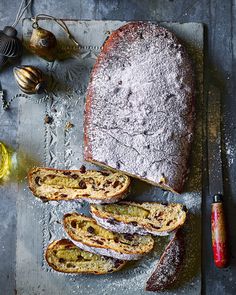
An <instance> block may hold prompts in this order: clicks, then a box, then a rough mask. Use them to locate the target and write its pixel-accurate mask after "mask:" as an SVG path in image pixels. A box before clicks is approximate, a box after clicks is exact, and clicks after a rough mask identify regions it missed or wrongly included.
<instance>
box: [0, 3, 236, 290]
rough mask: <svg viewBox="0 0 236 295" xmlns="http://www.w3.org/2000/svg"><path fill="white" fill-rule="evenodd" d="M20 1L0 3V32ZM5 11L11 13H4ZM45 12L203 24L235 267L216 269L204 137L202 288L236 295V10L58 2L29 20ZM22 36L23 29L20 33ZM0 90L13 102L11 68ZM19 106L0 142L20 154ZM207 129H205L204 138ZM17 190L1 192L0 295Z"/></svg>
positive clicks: (7, 275) (7, 282) (7, 277)
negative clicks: (218, 109) (216, 92)
mask: <svg viewBox="0 0 236 295" xmlns="http://www.w3.org/2000/svg"><path fill="white" fill-rule="evenodd" d="M18 5H19V1H18V0H12V1H7V0H1V1H0V26H1V28H3V27H4V26H5V25H8V24H11V23H12V22H13V21H14V18H15V13H16V7H17V6H18ZM5 11H7V12H8V13H6V12H5ZM42 12H47V13H48V14H51V15H55V16H59V17H61V18H73V19H120V20H133V19H136V20H139V19H146V20H156V21H177V22H191V21H195V22H202V23H204V24H205V25H206V26H205V29H206V39H205V40H206V43H205V44H206V46H205V63H204V64H205V87H204V88H205V94H206V97H207V91H208V88H209V86H211V85H217V87H219V88H220V90H221V93H222V143H223V148H222V158H223V174H224V178H223V179H224V190H225V202H224V204H225V209H226V215H227V217H228V223H229V236H230V242H231V266H230V267H229V268H228V269H226V270H219V269H216V268H215V267H214V263H213V257H212V249H211V235H210V218H209V216H210V204H211V200H210V198H208V171H207V162H208V161H207V158H206V147H207V144H206V136H204V144H205V153H204V155H205V156H204V162H203V168H202V171H203V173H204V177H203V192H204V196H205V197H204V198H203V211H202V212H203V235H202V236H203V239H202V241H203V244H202V247H203V250H202V255H203V259H202V263H203V266H202V273H203V276H202V282H203V294H210V295H211V294H214V295H218V294H220V295H221V294H230V295H231V294H235V293H236V281H235V276H236V256H235V254H234V253H235V249H236V231H235V227H236V219H235V211H236V182H235V177H236V165H234V163H235V161H236V152H235V147H236V132H235V130H236V116H235V109H236V100H235V87H236V86H235V85H236V83H235V74H236V67H235V57H236V46H235V44H236V43H235V42H236V18H235V16H236V6H235V1H233V0H229V1H224V2H222V1H221V0H196V1H187V0H178V1H177V0H176V1H175V0H173V1H167V0H143V1H135V0H131V1H126V0H112V1H107V0H70V1H69V2H67V3H66V5H65V1H63V0H58V1H48V0H42V1H34V2H33V6H32V9H29V10H28V15H29V16H30V15H31V13H32V14H33V15H35V14H37V13H42ZM17 29H18V32H19V33H20V31H21V30H20V29H21V28H20V26H19V27H17ZM0 79H1V82H2V87H3V89H4V90H7V98H8V99H10V98H11V97H12V96H13V95H14V94H15V93H16V92H17V87H16V85H15V82H14V79H13V76H12V67H8V68H5V69H4V72H1V73H0ZM206 110H207V105H206V104H204V108H203V109H202V113H203V116H204V118H205V121H204V122H205V124H206ZM17 114H18V100H17V99H16V100H14V102H13V105H12V108H11V110H10V111H8V112H4V113H3V112H2V111H0V124H1V125H0V126H1V127H0V140H3V141H5V142H7V143H8V144H9V145H10V146H12V147H14V148H17V135H16V133H17V128H18V115H17ZM206 132H207V129H205V128H204V135H206ZM17 191H18V189H17V185H16V184H15V183H11V184H9V185H7V186H4V187H0V193H1V206H0V222H1V225H2V226H1V228H0V239H1V247H0V253H1V257H2V260H1V264H0V286H1V292H0V293H1V294H14V288H15V282H14V277H15V271H14V269H15V240H16V206H15V202H16V197H17Z"/></svg>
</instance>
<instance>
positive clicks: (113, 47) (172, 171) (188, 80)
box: [84, 22, 195, 193]
mask: <svg viewBox="0 0 236 295" xmlns="http://www.w3.org/2000/svg"><path fill="white" fill-rule="evenodd" d="M144 33H147V34H150V35H151V34H153V40H154V41H155V38H154V35H156V36H157V39H158V38H159V39H160V42H166V40H167V41H169V42H170V46H173V47H172V49H173V52H175V50H177V51H176V55H177V54H179V55H180V56H181V58H182V61H183V66H182V67H181V68H180V69H181V70H180V71H182V72H180V73H177V75H178V74H180V76H181V79H182V78H183V80H184V81H185V82H183V84H184V86H183V88H185V87H186V91H185V90H184V91H185V92H183V94H182V95H183V97H184V98H183V101H184V102H181V103H183V104H186V105H185V107H186V114H185V115H183V113H181V114H180V116H182V117H183V118H182V117H181V119H180V120H182V119H183V122H182V121H181V124H182V123H183V124H185V127H186V128H185V129H186V130H187V131H186V130H185V131H183V132H182V133H180V134H179V135H178V136H179V137H176V139H175V140H172V139H171V135H170V140H169V141H170V142H171V144H170V146H172V147H173V151H174V152H173V153H172V152H171V151H170V152H168V155H169V156H168V155H167V156H165V159H166V160H165V161H164V159H162V158H161V156H160V158H159V156H157V158H156V159H155V158H153V160H152V161H151V162H152V163H155V162H157V163H159V162H160V165H157V167H155V170H154V171H156V173H154V172H151V171H148V169H149V168H147V169H146V168H143V169H142V172H141V166H142V164H137V167H135V168H131V165H130V164H124V163H126V162H128V161H127V158H126V156H125V153H123V154H122V156H121V155H120V153H119V155H118V154H116V153H117V152H116V150H117V146H118V144H117V146H116V144H115V143H114V146H113V147H110V145H109V144H107V143H106V141H105V142H104V146H105V145H106V146H107V145H108V148H107V150H109V148H110V157H109V156H107V154H108V152H107V151H106V152H104V155H101V154H102V148H101V150H100V152H99V156H98V152H97V148H98V146H99V144H97V146H96V148H95V142H96V141H97V142H99V140H100V141H101V142H103V141H104V140H103V138H102V137H100V135H98V134H99V133H98V132H94V134H93V135H91V133H92V132H93V130H95V129H94V128H95V127H94V126H95V125H96V128H97V125H98V124H97V122H99V120H96V124H95V123H94V116H95V115H93V113H94V111H95V110H96V104H97V101H98V94H97V89H101V88H102V85H100V84H99V82H97V80H98V79H97V78H98V76H99V75H100V73H101V72H102V71H105V70H104V69H106V66H107V65H106V62H107V60H109V58H110V60H112V59H114V63H115V62H116V56H117V60H118V58H121V59H122V56H120V55H119V49H120V48H123V47H125V46H127V47H128V46H129V45H130V44H132V42H136V39H137V38H138V37H137V36H138V35H139V34H144ZM163 36H164V37H163ZM140 38H142V37H140ZM163 38H164V39H163ZM163 40H164V41H163ZM154 41H153V42H154ZM120 44H122V45H120ZM121 46H123V47H121ZM117 48H119V49H117ZM176 48H177V49H176ZM172 49H170V50H172ZM133 53H135V52H133ZM176 58H177V57H176ZM117 63H118V62H117ZM114 68H115V66H114ZM116 68H118V69H119V67H118V66H117V67H116ZM184 70H185V71H184ZM112 73H113V72H112ZM111 75H112V74H111ZM99 79H100V80H101V81H102V79H101V78H100V77H99ZM96 83H98V84H96ZM102 83H105V82H104V81H103V82H102ZM107 83H109V81H107ZM179 87H180V88H181V87H182V85H180V86H179ZM167 88H168V87H167ZM181 91H182V90H181ZM107 96H108V97H110V96H111V95H110V94H108V95H107ZM118 98H120V97H118ZM101 99H103V98H101V97H99V100H101ZM147 100H148V99H147ZM158 102H159V101H158V99H157V102H156V104H157V105H158ZM109 103H110V101H109V100H108V101H107V104H108V105H109ZM177 109H178V107H177ZM101 112H103V110H102V111H101ZM173 114H174V112H173ZM194 118H195V109H194V73H193V69H192V62H191V60H190V58H189V56H188V54H187V52H186V50H185V48H184V47H183V46H182V44H181V43H180V42H179V40H178V39H177V38H176V36H175V35H174V34H172V33H171V32H169V31H168V30H166V29H165V28H162V27H160V26H158V25H157V24H151V23H149V22H130V23H128V24H126V25H124V26H122V27H120V28H119V29H117V30H115V31H113V32H112V34H111V35H110V36H109V38H108V39H107V40H106V41H105V43H104V45H103V48H102V51H101V53H100V54H99V56H98V58H97V61H96V63H95V65H94V68H93V70H92V73H91V76H90V83H89V86H88V90H87V96H86V104H85V118H84V158H85V160H86V161H88V162H92V163H95V164H97V165H100V166H102V167H112V168H113V169H115V170H120V171H122V172H124V173H126V174H127V175H130V176H133V177H136V178H138V179H142V180H144V181H146V182H148V183H151V184H153V185H156V186H159V187H161V188H163V189H165V190H170V191H172V192H177V193H180V192H182V190H183V186H184V183H185V180H186V178H187V176H188V172H189V167H188V160H189V154H190V147H191V143H192V135H193V124H194ZM121 119H122V118H120V117H119V122H120V120H121ZM146 119H147V120H148V117H147V118H146ZM157 119H158V118H157ZM117 122H118V121H117ZM117 124H118V123H117ZM172 125H173V124H172ZM172 125H171V126H170V130H169V131H168V132H169V133H171V132H172V133H173V134H174V133H175V129H174V127H172ZM124 126H126V125H124ZM118 127H119V128H118V129H120V128H121V130H122V128H123V127H120V126H118ZM126 128H128V126H126V127H125V130H126ZM96 130H97V129H96ZM98 130H99V131H100V130H101V128H100V129H99V128H98ZM108 131H109V133H110V134H113V133H112V128H110V129H108ZM147 132H149V130H147ZM121 134H122V133H121ZM124 134H126V132H125V131H124ZM120 136H121V137H120V138H118V139H117V137H116V136H113V137H114V138H113V140H115V141H116V140H117V141H120V139H122V135H120ZM165 136H166V132H163V134H160V139H161V140H162V139H163V138H165ZM175 136H176V135H175ZM106 137H107V135H106ZM111 138H112V136H111ZM144 138H146V139H145V140H146V141H147V140H148V139H149V137H147V136H145V135H144ZM121 141H122V140H121ZM167 142H168V141H167ZM180 142H181V144H180ZM122 144H123V141H122ZM146 144H147V143H146ZM124 145H125V144H124ZM147 145H148V144H147ZM167 145H168V144H164V149H165V146H167ZM180 145H181V148H179V146H180ZM142 148H143V149H144V147H142ZM151 148H152V147H151ZM155 149H156V147H153V153H154V151H155ZM136 150H137V149H136ZM179 150H181V153H179ZM127 151H128V149H127ZM175 151H176V152H175ZM177 151H178V152H177ZM138 152H139V151H138ZM113 154H114V156H112V155H113ZM175 154H176V155H175ZM139 155H140V156H142V159H141V158H140V161H141V160H143V159H144V161H145V160H148V161H149V159H147V158H145V153H144V152H143V153H140V152H139ZM117 158H118V159H120V160H118V166H117V164H114V161H116V159H117ZM134 161H135V158H134ZM151 162H150V165H149V167H150V166H151V164H152V163H151ZM170 163H171V164H170ZM161 164H163V165H162V166H161ZM145 169H146V170H145Z"/></svg>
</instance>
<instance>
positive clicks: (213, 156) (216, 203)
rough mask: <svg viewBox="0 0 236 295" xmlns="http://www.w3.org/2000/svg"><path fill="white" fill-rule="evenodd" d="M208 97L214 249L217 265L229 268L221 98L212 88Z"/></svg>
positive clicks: (209, 163) (214, 88)
mask: <svg viewBox="0 0 236 295" xmlns="http://www.w3.org/2000/svg"><path fill="white" fill-rule="evenodd" d="M209 94H210V95H209V96H208V173H209V175H208V179H209V195H210V197H212V198H213V202H212V205H211V233H212V249H213V256H214V262H215V265H216V266H217V267H219V268H224V267H227V266H228V263H229V254H228V241H227V232H226V224H225V215H224V209H223V173H222V159H221V96H220V90H219V89H218V88H217V87H213V86H212V87H211V90H210V93H209Z"/></svg>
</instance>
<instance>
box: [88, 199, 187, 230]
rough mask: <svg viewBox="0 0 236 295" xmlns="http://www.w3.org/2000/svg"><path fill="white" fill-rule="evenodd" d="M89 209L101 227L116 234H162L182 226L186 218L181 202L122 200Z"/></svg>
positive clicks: (92, 206)
mask: <svg viewBox="0 0 236 295" xmlns="http://www.w3.org/2000/svg"><path fill="white" fill-rule="evenodd" d="M90 212H91V214H92V216H93V218H94V219H96V221H97V223H98V224H100V225H101V226H103V227H105V228H107V229H110V230H112V231H115V232H119V233H129V234H134V233H138V234H141V235H146V234H152V235H155V236H165V235H168V234H169V233H170V232H173V231H175V230H176V229H177V228H179V227H181V226H182V225H183V224H184V222H185V219H186V209H185V207H184V206H183V205H182V204H177V203H176V204H174V203H170V204H167V205H165V204H162V203H157V202H144V203H135V202H121V203H119V204H108V205H91V207H90Z"/></svg>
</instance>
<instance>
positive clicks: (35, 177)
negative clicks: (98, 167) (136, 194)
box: [28, 167, 130, 203]
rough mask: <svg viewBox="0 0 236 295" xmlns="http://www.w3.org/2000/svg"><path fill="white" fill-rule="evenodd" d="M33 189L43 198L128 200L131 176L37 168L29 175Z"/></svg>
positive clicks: (94, 200) (93, 171)
mask: <svg viewBox="0 0 236 295" xmlns="http://www.w3.org/2000/svg"><path fill="white" fill-rule="evenodd" d="M28 181H29V188H30V190H31V191H32V193H33V194H34V195H35V196H36V197H38V198H40V199H41V200H43V201H51V200H55V201H59V200H78V201H87V202H90V203H114V202H117V201H119V200H121V199H124V198H125V197H126V196H127V195H128V193H129V188H130V178H129V177H128V176H126V175H124V174H122V173H120V172H111V171H95V170H87V171H86V170H85V169H81V170H58V169H52V168H41V167H36V168H33V169H31V170H30V171H29V174H28Z"/></svg>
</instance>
